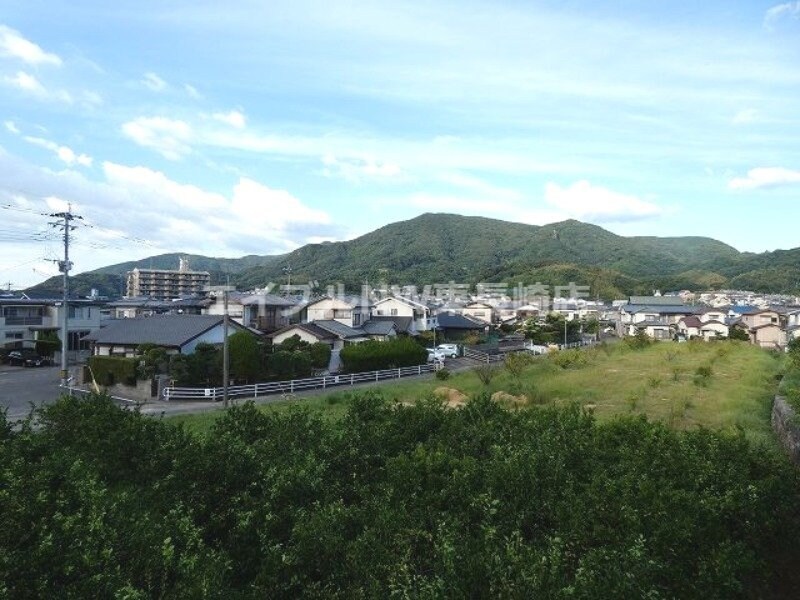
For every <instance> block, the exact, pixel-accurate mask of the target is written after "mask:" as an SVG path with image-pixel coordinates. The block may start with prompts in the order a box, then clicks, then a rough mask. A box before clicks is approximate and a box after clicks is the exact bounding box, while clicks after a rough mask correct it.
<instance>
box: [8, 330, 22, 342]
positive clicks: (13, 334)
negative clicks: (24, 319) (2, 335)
mask: <svg viewBox="0 0 800 600" xmlns="http://www.w3.org/2000/svg"><path fill="white" fill-rule="evenodd" d="M6 339H7V340H21V339H23V337H22V332H21V331H6Z"/></svg>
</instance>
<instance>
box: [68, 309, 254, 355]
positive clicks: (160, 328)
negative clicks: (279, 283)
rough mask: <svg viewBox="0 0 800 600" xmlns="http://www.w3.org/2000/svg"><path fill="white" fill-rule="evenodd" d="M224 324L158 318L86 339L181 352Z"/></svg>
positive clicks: (208, 318)
mask: <svg viewBox="0 0 800 600" xmlns="http://www.w3.org/2000/svg"><path fill="white" fill-rule="evenodd" d="M221 323H222V316H219V315H156V316H154V317H141V318H137V319H120V320H118V321H113V322H111V323H109V324H108V325H106V326H105V327H103V328H102V329H100V330H98V331H95V332H94V333H91V334H89V335H87V336H86V337H85V338H83V339H86V340H89V341H93V342H96V343H98V344H119V345H121V346H123V345H124V346H135V345H138V344H148V343H151V344H156V345H158V346H167V347H171V348H178V347H180V346H183V345H184V344H186V343H187V342H190V341H191V340H193V339H194V338H196V337H197V336H199V335H202V334H203V333H205V332H206V331H208V330H210V329H213V328H214V327H216V326H217V325H219V324H221ZM229 324H230V326H231V328H232V329H239V330H241V329H243V328H242V326H241V325H239V324H238V323H235V322H234V321H229Z"/></svg>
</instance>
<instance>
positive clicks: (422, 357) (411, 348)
mask: <svg viewBox="0 0 800 600" xmlns="http://www.w3.org/2000/svg"><path fill="white" fill-rule="evenodd" d="M339 357H340V358H341V361H342V366H343V367H344V371H345V372H346V373H360V372H363V371H378V370H381V369H395V368H399V367H413V366H416V365H421V364H425V362H426V361H427V359H428V353H427V351H426V350H425V349H424V348H422V347H421V346H420V345H419V344H417V343H416V342H414V340H412V339H410V338H407V337H398V338H395V339H393V340H389V341H386V342H378V341H369V342H363V343H361V344H351V345H349V346H345V347H344V348H342V351H341V353H340V354H339Z"/></svg>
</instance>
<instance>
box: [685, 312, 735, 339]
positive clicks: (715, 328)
mask: <svg viewBox="0 0 800 600" xmlns="http://www.w3.org/2000/svg"><path fill="white" fill-rule="evenodd" d="M677 334H678V335H679V336H681V337H683V338H684V339H692V338H702V339H704V340H706V341H708V340H712V339H718V338H726V337H728V326H727V325H726V324H725V323H723V322H722V321H717V320H706V321H704V320H703V319H702V318H701V317H700V316H697V315H692V316H690V317H684V318H683V319H681V320H680V321H678V323H677Z"/></svg>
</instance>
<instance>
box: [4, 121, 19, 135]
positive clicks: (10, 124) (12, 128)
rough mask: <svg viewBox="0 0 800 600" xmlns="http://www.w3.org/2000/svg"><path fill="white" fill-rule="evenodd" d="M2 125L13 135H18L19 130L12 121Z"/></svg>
mask: <svg viewBox="0 0 800 600" xmlns="http://www.w3.org/2000/svg"><path fill="white" fill-rule="evenodd" d="M3 125H5V126H6V129H8V131H10V132H11V133H13V134H19V128H18V127H17V126H16V124H15V123H14V121H5V122H4V123H3Z"/></svg>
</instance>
